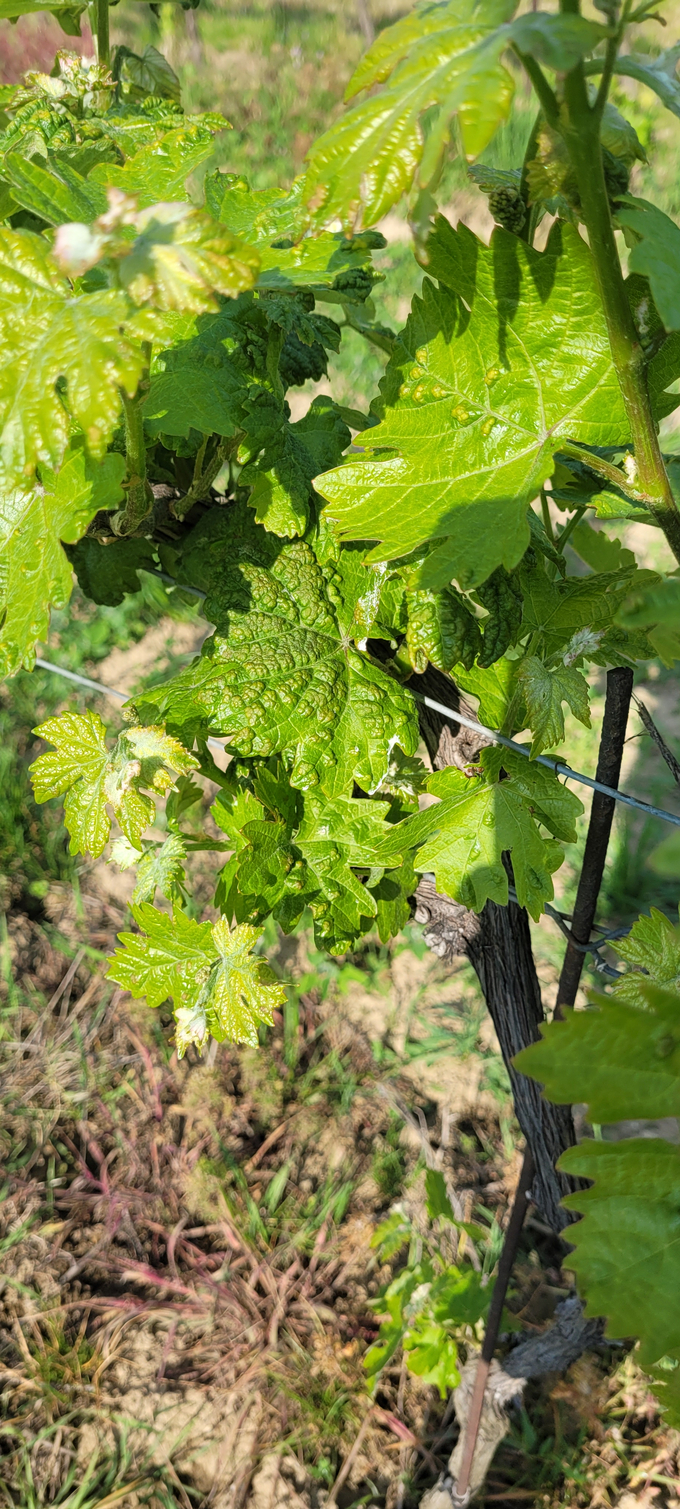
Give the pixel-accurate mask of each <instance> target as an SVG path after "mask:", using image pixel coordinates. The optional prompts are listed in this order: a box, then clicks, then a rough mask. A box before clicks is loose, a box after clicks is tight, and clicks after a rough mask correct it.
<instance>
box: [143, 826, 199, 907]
mask: <svg viewBox="0 0 680 1509" xmlns="http://www.w3.org/2000/svg"><path fill="white" fill-rule="evenodd" d="M137 858H138V859H139V856H137ZM185 861H186V849H185V847H184V843H183V840H182V839H181V838H180V836H179V834H178V833H171V834H170V835H169V837H168V838H166V839H165V841H164V843H162V844H155V845H154V846H153V848H149V849H146V850H145V853H144V857H143V858H142V859H139V863H138V865H137V882H136V885H135V888H134V891H133V892H132V902H133V905H134V906H138V905H139V903H140V902H142V901H153V899H154V896H155V894H156V890H157V889H158V890H159V891H160V892H161V894H162V895H163V896H167V897H168V900H169V901H181V900H182V898H183V896H184V865H185Z"/></svg>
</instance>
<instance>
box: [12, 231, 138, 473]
mask: <svg viewBox="0 0 680 1509" xmlns="http://www.w3.org/2000/svg"><path fill="white" fill-rule="evenodd" d="M127 313H128V305H127V299H126V297H125V294H124V293H122V292H119V291H118V290H115V289H105V290H102V291H100V292H97V293H88V294H82V295H80V297H78V298H74V297H73V290H72V288H71V285H70V283H69V282H68V281H67V279H66V278H63V277H62V276H61V274H60V273H59V272H58V271H57V268H56V265H55V263H54V261H53V260H52V258H51V256H50V252H49V248H48V247H47V245H46V243H45V242H44V241H43V240H42V239H41V237H40V236H36V235H34V234H33V232H32V231H24V230H7V229H3V228H2V227H0V341H1V342H2V349H3V352H4V357H3V360H2V364H1V365H0V426H1V430H0V456H1V459H2V464H3V465H4V467H5V468H6V471H7V473H8V475H9V476H10V477H13V478H15V479H16V481H17V482H19V481H21V479H23V478H25V477H28V476H30V475H31V473H32V472H33V471H34V469H35V466H36V463H37V462H38V461H42V462H46V463H47V465H48V466H58V465H59V464H60V462H61V460H62V457H63V455H64V452H65V450H66V446H67V443H68V440H69V435H70V432H71V427H72V420H71V417H70V416H72V419H73V420H75V421H76V423H77V424H78V425H79V426H80V427H81V429H82V430H83V433H84V435H85V439H86V442H87V446H88V449H89V450H90V451H91V453H92V454H93V455H94V456H96V457H101V456H102V455H103V453H104V451H105V449H106V446H107V444H108V442H109V440H110V439H111V436H112V434H113V431H114V429H115V426H116V424H117V422H118V416H119V414H120V409H121V397H120V390H121V388H124V389H125V392H126V393H128V394H129V395H130V396H132V394H133V393H134V392H135V390H136V387H137V383H138V381H139V378H140V376H141V374H142V370H143V366H144V357H143V355H142V351H141V348H140V347H139V346H137V345H133V344H132V343H131V342H130V341H129V340H128V339H127V337H126V336H125V334H124V326H125V320H126V316H127ZM60 382H63V384H64V391H63V393H62V392H60V391H59V388H58V386H57V385H58V384H59V383H60Z"/></svg>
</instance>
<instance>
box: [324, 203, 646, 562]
mask: <svg viewBox="0 0 680 1509" xmlns="http://www.w3.org/2000/svg"><path fill="white" fill-rule="evenodd" d="M428 253H429V271H430V272H431V273H432V275H433V276H434V277H437V278H438V279H439V280H440V282H439V286H438V287H436V286H435V285H434V284H433V283H431V282H430V281H429V280H426V282H425V284H424V285H423V295H422V298H420V297H417V298H416V299H414V302H413V307H412V312H411V315H410V317H409V320H408V322H407V324H406V327H405V330H404V331H403V332H402V333H401V335H400V336H399V337H398V339H397V342H396V345H395V350H394V354H393V356H392V359H391V361H390V364H389V366H388V369H387V372H386V375H385V379H384V380H383V395H384V399H385V409H384V419H383V421H382V423H381V424H380V425H378V426H377V427H376V428H375V429H372V430H370V431H369V432H368V434H367V435H366V436H365V437H364V440H365V442H366V449H365V451H364V453H363V455H361V456H357V457H353V458H352V459H351V460H350V461H349V462H347V463H346V464H345V465H344V466H342V467H341V468H339V469H338V470H336V471H332V472H329V473H327V474H326V475H325V476H324V477H322V478H317V480H316V484H315V485H316V487H317V490H318V491H319V492H320V493H321V494H322V496H323V497H324V498H326V499H327V500H328V503H329V507H328V510H327V512H328V514H329V515H330V517H331V518H332V519H333V520H335V521H336V523H337V527H338V531H339V534H340V535H341V537H342V538H346V539H373V540H375V539H378V540H379V541H380V544H379V545H378V546H377V547H376V548H375V550H374V551H373V555H372V556H371V559H376V560H387V559H391V558H394V557H397V556H399V555H402V554H404V553H407V552H408V551H410V550H412V549H414V548H415V547H417V546H419V545H420V544H422V543H423V542H424V541H427V540H434V541H438V542H439V543H438V544H437V545H436V546H435V548H434V549H433V550H431V551H430V553H429V554H428V555H427V557H426V559H425V561H424V563H423V565H422V567H421V571H420V581H419V585H423V586H431V587H437V586H440V585H443V584H445V583H448V582H449V581H450V580H451V578H452V577H455V578H456V580H457V581H458V582H459V584H460V585H461V586H462V587H473V586H475V585H477V584H478V583H480V582H483V581H484V580H485V578H486V577H488V576H489V575H490V574H491V572H492V571H494V570H495V569H496V567H497V566H499V565H504V566H505V567H506V568H507V569H508V570H510V569H511V568H512V567H513V566H515V565H516V564H517V563H518V561H519V560H520V559H521V557H522V555H523V554H524V552H525V550H526V547H527V544H528V542H529V526H528V524H527V520H526V512H527V503H528V501H529V499H530V498H531V497H532V496H533V495H534V494H535V492H536V490H537V488H538V487H539V486H540V485H541V483H542V482H543V481H545V479H546V478H547V477H548V476H549V475H550V474H551V472H552V469H553V455H554V453H555V452H556V451H558V450H559V436H560V435H566V434H569V435H572V434H573V433H574V432H575V431H576V432H577V433H578V434H579V437H580V438H581V439H582V440H583V441H584V442H585V443H586V444H592V445H613V444H623V443H625V441H626V440H627V437H628V421H627V419H626V415H625V412H624V408H623V400H622V397H621V390H620V387H619V384H618V380H617V378H616V374H615V371H614V367H613V364H612V358H611V352H610V347H609V340H608V336H607V331H606V327H605V324H604V318H603V314H602V308H601V304H600V299H599V294H598V291H597V287H596V283H595V278H594V272H593V265H592V260H591V256H590V252H589V250H588V248H587V247H586V245H585V243H584V242H583V241H582V240H581V238H580V236H579V235H578V233H577V232H576V231H575V230H574V229H573V228H572V227H571V226H556V227H555V228H554V229H553V232H552V233H551V237H550V241H549V243H548V248H547V250H546V251H545V252H541V253H539V252H535V251H533V250H532V249H531V248H530V247H528V246H526V245H525V244H524V243H523V242H521V241H519V240H518V239H517V237H515V236H511V235H509V234H508V232H506V231H503V230H500V229H498V230H496V231H494V234H493V236H492V239H491V245H490V246H489V247H486V246H484V245H483V244H482V243H481V242H479V241H478V240H477V238H476V237H475V236H473V234H472V232H471V231H469V230H468V229H467V228H466V227H465V226H461V227H459V229H458V230H457V231H454V230H453V229H452V227H451V226H450V225H449V224H448V222H447V221H445V220H444V219H443V218H442V217H441V216H440V217H439V219H438V220H437V223H436V228H435V231H434V233H433V234H432V236H431V237H430V239H429V241H428ZM574 343H576V344H577V346H578V351H579V360H578V362H575V361H574V349H575V346H574ZM584 353H585V355H584ZM518 395H519V396H518Z"/></svg>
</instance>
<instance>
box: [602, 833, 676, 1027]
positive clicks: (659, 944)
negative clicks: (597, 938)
mask: <svg viewBox="0 0 680 1509" xmlns="http://www.w3.org/2000/svg"><path fill="white" fill-rule="evenodd" d="M672 836H673V837H675V836H676V835H675V834H674V835H672ZM612 947H613V948H614V950H615V951H616V953H617V954H619V955H620V957H621V958H622V959H625V961H626V963H627V964H632V965H634V966H637V967H636V968H633V969H632V970H631V971H630V973H629V974H625V975H623V977H622V978H621V979H619V980H617V981H616V984H615V986H614V994H615V995H616V996H617V997H618V998H619V999H620V1000H623V1001H628V1003H629V1004H630V1005H631V1006H641V1007H642V1008H644V1005H645V999H644V995H643V993H642V992H643V988H644V986H645V982H646V981H647V980H648V979H651V980H653V981H654V984H655V985H665V986H667V987H669V988H673V989H674V990H678V989H679V988H680V927H678V926H674V924H673V923H672V922H671V920H670V918H669V917H666V916H664V913H663V912H660V911H658V910H657V908H656V907H652V909H651V912H650V915H649V917H644V916H643V917H638V920H637V922H635V923H634V924H633V927H632V928H631V931H630V933H629V934H628V937H627V938H619V939H617V941H616V942H615V943H613V944H612ZM643 970H644V974H643V973H641V971H643Z"/></svg>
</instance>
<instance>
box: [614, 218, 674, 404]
mask: <svg viewBox="0 0 680 1509" xmlns="http://www.w3.org/2000/svg"><path fill="white" fill-rule="evenodd" d="M616 222H617V224H618V225H620V226H622V227H623V229H624V231H627V232H628V233H629V234H628V239H629V242H632V245H631V249H630V252H629V256H628V266H629V268H630V271H631V272H634V273H641V274H642V275H643V277H645V278H648V279H649V286H650V288H651V290H652V294H653V295H654V303H655V304H656V307H657V309H658V311H659V314H660V315H661V318H662V320H663V323H664V325H665V327H666V329H667V330H680V279H679V278H678V271H677V269H678V257H679V256H680V230H679V229H678V227H677V225H676V224H675V221H674V220H671V219H670V218H669V216H668V215H665V214H664V212H663V210H660V209H659V208H658V206H657V205H655V204H650V203H649V201H648V200H647V199H637V198H636V197H635V196H634V195H633V194H626V195H624V197H623V198H622V199H621V200H620V201H619V203H618V204H617V209H616ZM631 232H632V234H631ZM675 375H676V376H677V373H676V374H675Z"/></svg>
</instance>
